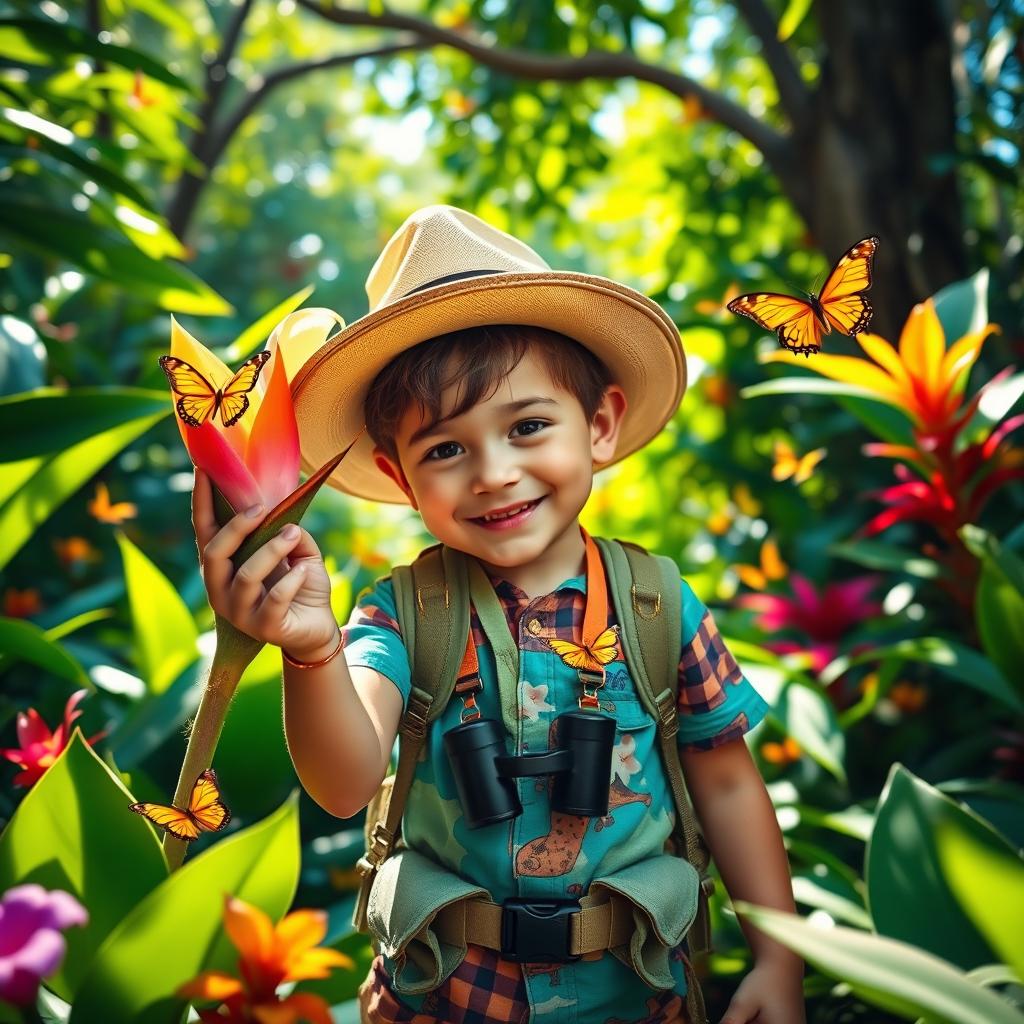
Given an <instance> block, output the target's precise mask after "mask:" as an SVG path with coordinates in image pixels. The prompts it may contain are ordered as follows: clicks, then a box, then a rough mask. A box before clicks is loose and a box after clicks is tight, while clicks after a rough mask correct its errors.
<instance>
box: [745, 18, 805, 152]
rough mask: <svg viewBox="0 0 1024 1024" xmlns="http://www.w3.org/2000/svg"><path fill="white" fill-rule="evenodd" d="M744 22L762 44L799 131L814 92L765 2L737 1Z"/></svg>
mask: <svg viewBox="0 0 1024 1024" xmlns="http://www.w3.org/2000/svg"><path fill="white" fill-rule="evenodd" d="M734 2H735V4H736V7H737V9H738V10H739V12H740V14H742V15H743V20H744V21H745V22H746V23H747V26H748V27H749V29H750V30H751V32H753V33H754V35H755V36H756V37H757V39H758V40H759V41H760V43H761V54H762V55H763V57H764V60H765V63H766V64H767V65H768V67H769V69H770V70H771V73H772V77H773V78H774V79H775V86H776V88H777V89H778V90H779V102H780V103H781V104H782V106H783V109H784V110H785V111H786V113H787V114H788V115H789V119H790V122H791V123H792V125H793V129H794V131H796V132H799V130H800V128H801V126H802V125H803V123H804V121H805V119H806V118H807V116H808V112H809V110H810V106H811V97H810V93H809V92H808V90H807V86H806V85H805V84H804V80H803V78H802V77H801V75H800V68H799V67H798V66H797V63H796V61H795V60H794V59H793V54H792V53H790V51H789V47H787V46H786V44H785V43H784V42H782V40H780V39H779V26H778V23H777V22H776V20H775V17H774V15H773V14H772V13H771V11H769V10H768V8H767V7H766V6H765V4H764V0H734Z"/></svg>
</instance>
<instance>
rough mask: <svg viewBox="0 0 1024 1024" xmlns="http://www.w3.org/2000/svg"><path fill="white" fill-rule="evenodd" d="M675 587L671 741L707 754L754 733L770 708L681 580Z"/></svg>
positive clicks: (702, 607)
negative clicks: (678, 590)
mask: <svg viewBox="0 0 1024 1024" xmlns="http://www.w3.org/2000/svg"><path fill="white" fill-rule="evenodd" d="M680 584H681V587H682V602H683V626H682V651H681V654H680V658H679V696H678V700H677V702H676V710H677V711H678V713H679V732H678V733H677V734H676V742H677V743H678V744H679V747H680V749H682V750H711V749H713V748H714V747H718V746H721V745H722V744H723V743H728V742H729V741H730V740H733V739H736V738H737V737H739V736H742V735H743V734H744V733H746V732H749V731H750V730H751V729H753V728H754V726H755V725H757V724H758V723H759V722H760V721H761V720H762V719H763V718H764V716H765V715H766V714H767V713H768V710H769V705H768V703H767V702H766V701H765V699H764V698H763V697H762V696H761V695H760V694H759V693H758V692H757V690H755V689H754V687H753V686H752V685H751V683H750V680H749V679H747V677H746V676H745V675H744V674H743V671H742V670H741V669H740V667H739V665H737V664H736V659H735V658H734V657H733V656H732V654H730V653H729V649H728V648H727V647H726V646H725V643H724V641H723V640H722V637H721V635H720V634H719V632H718V627H717V626H716V625H715V620H714V619H713V618H712V616H711V612H710V611H708V609H707V608H706V607H705V606H704V604H703V602H702V601H701V600H700V598H698V597H697V595H696V594H695V593H694V592H693V591H692V590H691V589H690V585H689V584H688V583H687V582H686V581H685V580H682V579H681V580H680Z"/></svg>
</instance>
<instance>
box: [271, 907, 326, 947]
mask: <svg viewBox="0 0 1024 1024" xmlns="http://www.w3.org/2000/svg"><path fill="white" fill-rule="evenodd" d="M275 931H276V932H277V937H278V939H279V940H281V941H282V942H283V943H284V944H285V945H286V946H287V947H288V949H289V950H303V949H310V948H312V947H313V946H315V945H317V944H318V943H321V942H323V940H324V936H325V935H326V934H327V913H326V912H325V911H323V910H293V911H292V912H291V913H290V914H288V915H287V916H285V917H284V918H283V919H282V920H281V921H279V922H278V925H277V928H276V929H275Z"/></svg>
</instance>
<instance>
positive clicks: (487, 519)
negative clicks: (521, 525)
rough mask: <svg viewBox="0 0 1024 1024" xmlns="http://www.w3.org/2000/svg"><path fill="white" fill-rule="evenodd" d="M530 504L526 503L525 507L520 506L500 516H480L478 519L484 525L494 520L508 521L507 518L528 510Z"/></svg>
mask: <svg viewBox="0 0 1024 1024" xmlns="http://www.w3.org/2000/svg"><path fill="white" fill-rule="evenodd" d="M531 504H533V503H532V502H529V501H528V502H527V503H526V504H525V505H520V506H519V508H514V509H512V510H511V511H509V512H504V513H502V514H501V515H494V516H481V517H480V518H481V519H483V521H484V522H485V523H489V522H491V521H492V520H494V519H508V518H509V516H514V515H518V514H519V513H520V512H522V511H523V509H524V508H529V507H530V505H531Z"/></svg>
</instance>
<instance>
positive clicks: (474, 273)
mask: <svg viewBox="0 0 1024 1024" xmlns="http://www.w3.org/2000/svg"><path fill="white" fill-rule="evenodd" d="M508 273H510V271H508V270H463V271H461V272H460V273H458V274H448V275H447V276H445V277H437V278H435V279H434V280H433V281H428V282H427V283H426V284H421V285H417V286H416V287H415V288H413V289H412V290H411V291H408V292H406V293H405V295H403V296H402V298H403V299H406V298H408V297H409V296H410V295H415V294H416V292H421V291H423V290H424V289H425V288H434V287H436V286H437V285H440V284H449V283H450V282H452V281H461V280H463V278H466V277H481V276H483V275H484V274H508Z"/></svg>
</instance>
